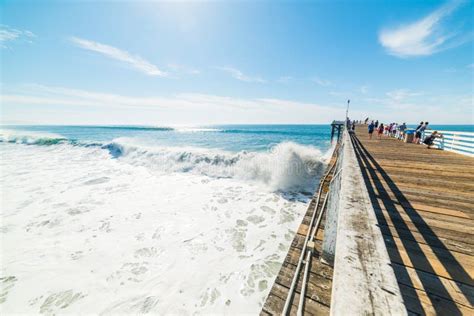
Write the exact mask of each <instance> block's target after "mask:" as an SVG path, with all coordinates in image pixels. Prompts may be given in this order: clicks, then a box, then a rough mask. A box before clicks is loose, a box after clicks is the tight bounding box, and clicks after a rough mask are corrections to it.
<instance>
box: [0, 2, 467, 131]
mask: <svg viewBox="0 0 474 316" xmlns="http://www.w3.org/2000/svg"><path fill="white" fill-rule="evenodd" d="M0 8H1V28H0V46H1V47H0V54H1V95H2V99H1V112H2V113H1V114H2V115H1V116H2V121H3V122H4V123H7V124H8V123H13V124H15V123H27V124H28V123H30V124H31V123H41V124H145V125H149V124H152V125H200V124H219V123H220V124H225V123H327V122H329V121H331V120H332V119H338V118H339V119H340V118H342V117H344V113H345V105H346V100H347V99H349V98H350V99H351V110H350V114H351V116H352V117H354V118H365V117H366V116H370V117H374V118H379V119H381V120H383V121H407V122H416V121H420V120H429V121H431V122H433V123H459V124H465V123H469V124H472V123H473V122H474V114H473V107H474V106H473V91H474V68H473V63H474V61H473V59H474V57H473V56H474V46H473V41H472V40H473V10H474V6H473V2H472V1H317V2H298V1H294V2H266V1H261V2H255V3H252V2H235V1H234V2H224V1H220V2H177V3H169V2H168V3H160V2H102V3H99V2H72V1H68V2H66V3H64V2H63V3H59V2H48V1H41V3H39V1H35V2H25V1H2V2H1V4H0Z"/></svg>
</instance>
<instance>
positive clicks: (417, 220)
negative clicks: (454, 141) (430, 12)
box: [352, 126, 474, 315]
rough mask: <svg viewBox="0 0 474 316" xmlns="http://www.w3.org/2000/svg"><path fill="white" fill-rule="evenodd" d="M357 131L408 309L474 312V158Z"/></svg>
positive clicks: (359, 154) (358, 151)
mask: <svg viewBox="0 0 474 316" xmlns="http://www.w3.org/2000/svg"><path fill="white" fill-rule="evenodd" d="M356 132H357V133H356V136H353V137H352V142H353V145H354V149H355V151H356V154H357V159H358V162H359V165H360V166H361V170H362V175H363V177H364V181H365V183H366V186H367V189H368V192H369V196H370V199H371V202H372V204H373V207H374V210H375V213H376V216H377V220H378V223H379V227H380V229H381V232H382V234H383V237H384V240H385V244H386V247H387V250H388V254H389V257H390V260H391V262H392V266H393V269H394V272H395V276H396V278H397V281H398V284H399V287H400V290H401V293H402V296H403V300H404V302H405V306H406V308H407V310H408V312H411V313H415V314H430V315H434V314H437V315H460V314H462V315H474V309H473V304H474V282H473V274H474V159H472V158H469V157H467V156H462V155H459V154H454V153H449V152H445V151H440V150H434V149H432V150H429V149H427V148H426V147H425V146H422V145H415V144H407V143H404V142H401V141H398V140H396V139H394V138H388V137H382V139H381V140H378V139H376V137H375V136H374V138H373V139H372V140H369V139H368V137H367V132H366V127H365V126H358V127H357V129H356Z"/></svg>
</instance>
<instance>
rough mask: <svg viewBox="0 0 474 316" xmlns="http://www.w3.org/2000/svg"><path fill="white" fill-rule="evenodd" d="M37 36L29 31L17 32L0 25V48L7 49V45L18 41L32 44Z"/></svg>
mask: <svg viewBox="0 0 474 316" xmlns="http://www.w3.org/2000/svg"><path fill="white" fill-rule="evenodd" d="M35 37H36V35H35V34H33V32H31V31H28V30H17V29H14V28H11V27H9V26H7V25H0V47H1V48H7V47H8V46H7V43H8V42H12V41H16V40H21V39H22V40H26V41H27V42H29V43H31V42H32V39H33V38H35Z"/></svg>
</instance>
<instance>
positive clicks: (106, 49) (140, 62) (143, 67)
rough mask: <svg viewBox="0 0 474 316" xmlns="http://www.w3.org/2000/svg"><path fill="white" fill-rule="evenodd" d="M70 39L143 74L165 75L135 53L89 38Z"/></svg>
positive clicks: (77, 44) (82, 46) (165, 74)
mask: <svg viewBox="0 0 474 316" xmlns="http://www.w3.org/2000/svg"><path fill="white" fill-rule="evenodd" d="M70 40H71V41H72V42H73V43H74V44H75V45H76V46H78V47H80V48H82V49H86V50H90V51H93V52H97V53H100V54H102V55H104V56H106V57H109V58H112V59H115V60H118V61H122V62H124V63H127V64H128V65H130V66H132V67H133V68H135V69H136V70H139V71H141V72H143V73H144V74H147V75H150V76H160V77H164V76H167V73H166V72H164V71H161V70H160V69H159V68H158V67H157V66H155V65H153V64H152V63H150V62H148V61H147V60H145V59H143V58H141V57H140V56H137V55H131V54H130V53H128V52H126V51H124V50H121V49H119V48H116V47H113V46H109V45H105V44H101V43H98V42H94V41H89V40H86V39H82V38H78V37H71V38H70Z"/></svg>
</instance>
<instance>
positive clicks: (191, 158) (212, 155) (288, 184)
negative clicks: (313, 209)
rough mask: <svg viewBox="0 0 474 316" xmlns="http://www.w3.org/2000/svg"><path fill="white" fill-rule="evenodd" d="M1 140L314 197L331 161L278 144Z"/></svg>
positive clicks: (14, 135) (29, 136) (49, 137)
mask: <svg viewBox="0 0 474 316" xmlns="http://www.w3.org/2000/svg"><path fill="white" fill-rule="evenodd" d="M0 142H7V143H17V144H26V145H43V146H45V145H46V146H50V145H58V144H66V145H71V146H81V147H101V148H102V149H106V150H108V151H109V153H110V155H111V156H112V158H115V159H117V160H119V161H120V162H124V163H127V164H131V165H134V166H143V167H146V168H148V169H150V170H155V171H160V172H189V173H194V174H200V175H206V176H209V177H214V178H236V179H241V180H245V181H254V182H259V183H263V184H264V185H265V186H267V187H268V188H269V189H271V190H274V191H281V192H306V193H312V192H313V190H314V188H315V186H316V184H317V181H318V180H319V178H320V176H321V174H322V172H323V170H324V167H325V165H326V163H327V161H328V159H329V152H328V153H326V154H323V153H322V152H321V151H320V150H319V149H317V148H315V147H312V146H304V145H300V144H296V143H293V142H283V143H279V144H277V145H275V146H273V147H271V148H269V150H268V151H264V152H247V151H241V152H237V153H235V152H228V151H222V150H216V149H208V148H196V147H164V146H163V147H162V146H150V145H146V144H144V143H141V142H140V141H139V140H137V139H134V138H118V139H115V140H114V141H112V142H111V143H108V144H101V143H91V142H88V143H86V142H78V141H76V140H68V139H66V138H64V137H63V136H61V135H57V134H51V133H37V132H23V131H22V132H21V133H18V132H13V131H8V130H2V131H0Z"/></svg>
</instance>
